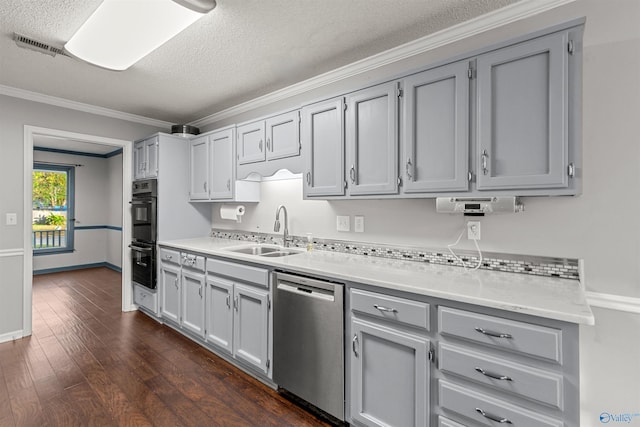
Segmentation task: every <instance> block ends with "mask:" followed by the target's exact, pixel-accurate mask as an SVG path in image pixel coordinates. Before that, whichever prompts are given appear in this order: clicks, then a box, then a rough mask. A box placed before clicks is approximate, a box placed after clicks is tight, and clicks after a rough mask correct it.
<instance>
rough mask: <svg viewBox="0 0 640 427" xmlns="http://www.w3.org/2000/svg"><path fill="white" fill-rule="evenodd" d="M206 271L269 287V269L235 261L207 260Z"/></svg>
mask: <svg viewBox="0 0 640 427" xmlns="http://www.w3.org/2000/svg"><path fill="white" fill-rule="evenodd" d="M207 273H211V274H216V275H222V276H227V277H232V278H234V279H239V280H242V281H244V282H249V283H252V284H254V285H259V286H263V287H265V288H268V287H269V270H267V269H264V268H258V267H252V266H249V265H244V264H239V263H236V262H228V261H221V260H218V259H208V260H207Z"/></svg>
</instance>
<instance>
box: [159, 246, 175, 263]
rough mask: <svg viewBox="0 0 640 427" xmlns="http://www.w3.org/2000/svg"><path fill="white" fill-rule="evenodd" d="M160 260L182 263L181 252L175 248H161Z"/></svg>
mask: <svg viewBox="0 0 640 427" xmlns="http://www.w3.org/2000/svg"><path fill="white" fill-rule="evenodd" d="M160 261H161V262H165V263H172V264H176V265H180V252H179V251H174V250H173V249H167V248H160Z"/></svg>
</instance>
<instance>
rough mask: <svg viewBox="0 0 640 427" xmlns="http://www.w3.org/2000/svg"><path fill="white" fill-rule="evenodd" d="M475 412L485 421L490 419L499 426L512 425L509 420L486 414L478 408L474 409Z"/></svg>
mask: <svg viewBox="0 0 640 427" xmlns="http://www.w3.org/2000/svg"><path fill="white" fill-rule="evenodd" d="M476 412H477V413H479V414H480V415H482V416H483V417H485V418H487V419H490V420H491V421H495V422H497V423H500V424H513V423H512V422H511V420H510V419H509V418H504V417H503V418H500V417H496V416H495V415H492V414H489V413H486V412H485V411H483V410H482V409H480V408H476Z"/></svg>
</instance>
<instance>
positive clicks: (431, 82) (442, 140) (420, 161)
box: [402, 61, 469, 193]
mask: <svg viewBox="0 0 640 427" xmlns="http://www.w3.org/2000/svg"><path fill="white" fill-rule="evenodd" d="M468 69H469V64H468V62H467V61H462V62H457V63H454V64H450V65H445V66H443V67H439V68H436V69H433V70H428V71H425V72H423V73H420V74H415V75H413V76H409V77H407V78H406V79H404V80H403V85H402V86H403V90H404V96H403V102H404V123H403V132H402V134H403V144H402V145H403V148H404V153H403V154H404V155H403V160H402V164H403V165H404V176H405V179H404V192H405V193H421V192H424V193H427V192H438V191H464V190H467V189H468V187H469V179H468V173H469V166H468V165H469V77H468V75H467V72H468Z"/></svg>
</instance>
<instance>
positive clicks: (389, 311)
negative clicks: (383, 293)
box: [373, 304, 398, 313]
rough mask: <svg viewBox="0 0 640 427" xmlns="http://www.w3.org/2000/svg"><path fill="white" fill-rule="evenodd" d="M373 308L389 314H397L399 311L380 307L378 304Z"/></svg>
mask: <svg viewBox="0 0 640 427" xmlns="http://www.w3.org/2000/svg"><path fill="white" fill-rule="evenodd" d="M373 307H374V308H375V309H377V310H380V311H385V312H387V313H397V312H398V310H396V309H395V308H389V307H384V306H382V305H378V304H373Z"/></svg>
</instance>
